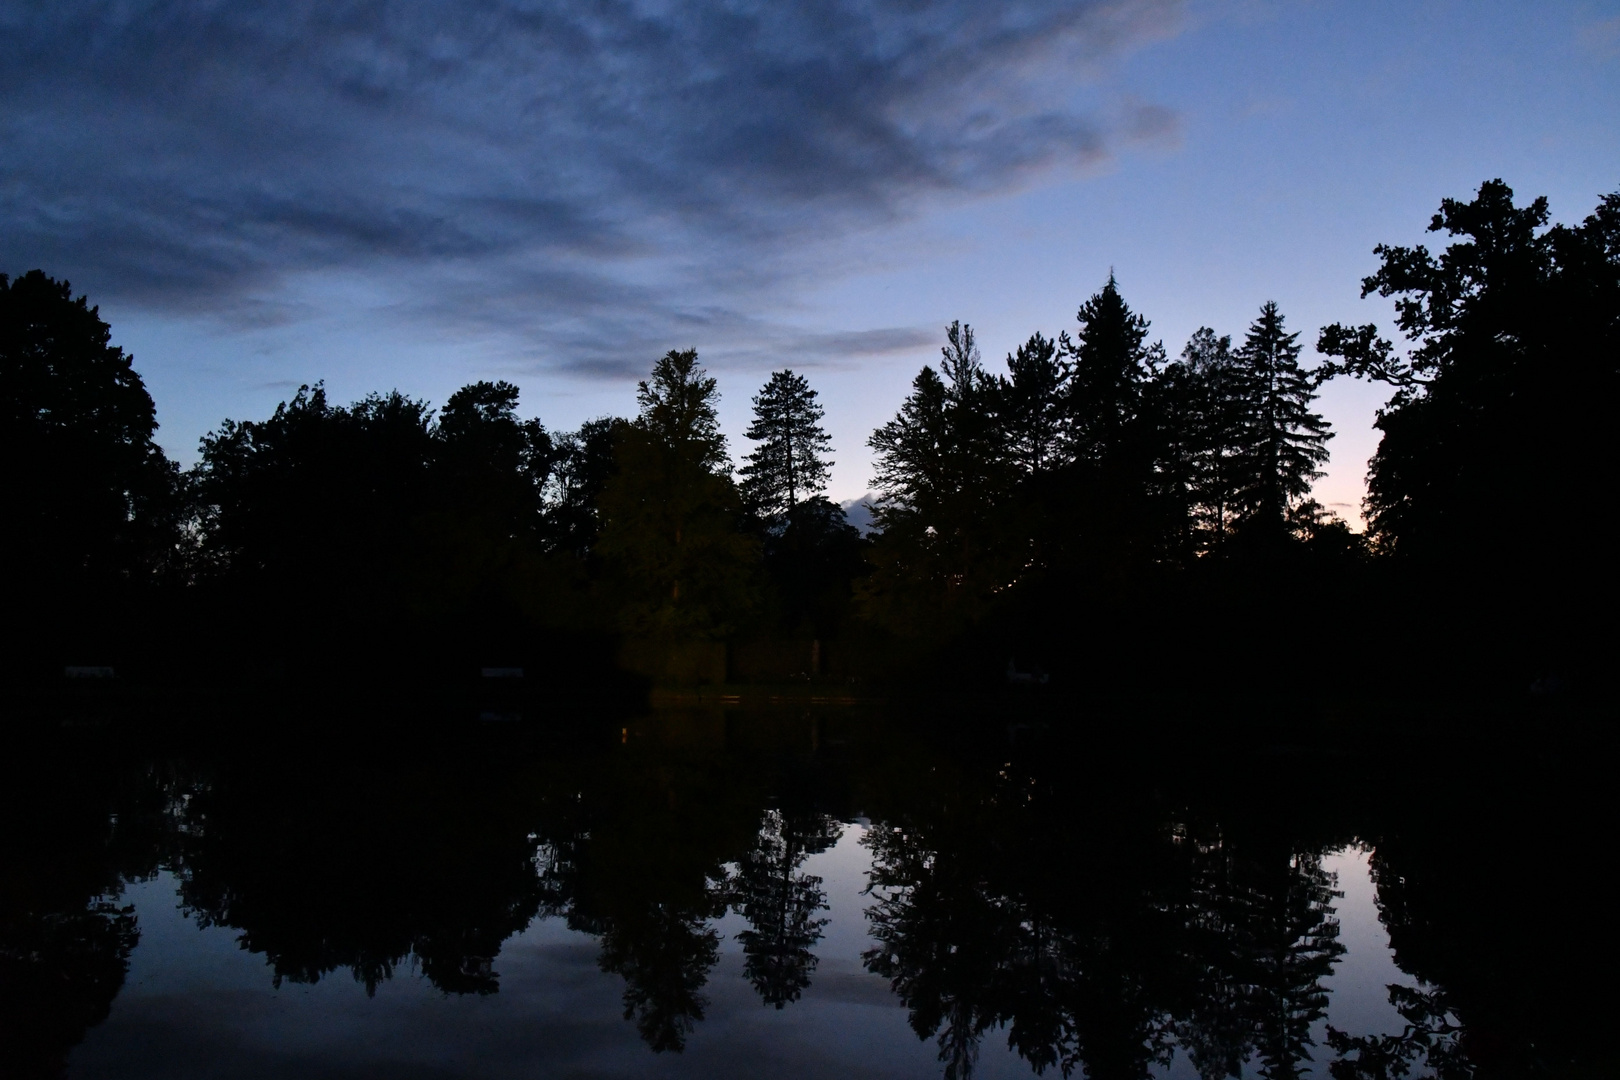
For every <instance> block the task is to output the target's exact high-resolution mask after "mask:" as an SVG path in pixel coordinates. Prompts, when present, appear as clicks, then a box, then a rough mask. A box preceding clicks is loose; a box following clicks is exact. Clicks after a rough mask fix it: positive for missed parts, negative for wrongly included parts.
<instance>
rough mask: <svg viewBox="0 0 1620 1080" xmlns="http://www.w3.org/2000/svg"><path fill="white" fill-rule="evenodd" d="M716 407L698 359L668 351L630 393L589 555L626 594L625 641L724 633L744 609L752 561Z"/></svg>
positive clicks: (709, 379)
mask: <svg viewBox="0 0 1620 1080" xmlns="http://www.w3.org/2000/svg"><path fill="white" fill-rule="evenodd" d="M718 398H719V393H718V391H717V389H716V381H715V379H714V378H713V377H712V376H710V375H709V374H708V373H707V372H706V371H704V369H703V368H701V367H699V366H698V362H697V350H695V349H687V350H685V351H676V350H671V351H670V352H669V353H667V354H665V355H664V357H663V358H662V359H660V360H659V361H658V363H657V364H655V365H654V366H653V370H652V377H651V378H650V379H648V380H646V381H644V382H642V383H641V384H640V385H639V387H638V388H637V391H636V401H637V403H638V404H640V406H641V412H640V414H639V415H638V416H637V417H636V419H635V420H633V421H632V422H630V423H629V424H625V425H622V426H621V427H620V429H619V432H618V433H619V436H620V441H619V444H618V446H616V447H615V458H616V464H617V469H616V471H615V473H614V475H613V477H612V479H610V480H609V481H608V482H607V484H606V486H605V487H604V488H603V491H602V497H601V500H600V503H599V507H598V510H599V516H600V520H601V538H600V540H599V541H598V543H597V547H596V550H597V552H598V553H599V554H601V555H602V557H603V558H604V559H605V560H606V561H607V562H608V564H609V565H610V566H611V567H612V569H613V576H614V577H616V579H617V580H618V581H619V583H620V584H621V586H622V587H623V588H624V590H625V606H624V608H623V612H622V614H623V620H624V623H625V628H626V629H628V630H631V631H632V632H635V633H650V634H655V635H664V634H676V635H694V634H695V635H700V636H701V635H704V634H715V633H724V632H726V630H727V629H728V628H729V626H730V624H731V623H730V621H731V620H732V619H734V618H736V617H737V616H738V615H739V614H741V613H742V612H744V611H745V610H746V609H747V608H748V607H749V605H750V603H751V600H750V594H749V589H750V574H751V573H752V569H753V567H754V565H755V564H756V563H757V561H758V557H759V552H758V549H757V547H756V546H755V545H753V544H752V543H751V542H750V541H749V540H748V538H747V537H746V536H744V535H743V534H742V532H741V531H740V528H739V519H740V517H741V512H742V506H741V498H740V496H739V494H738V491H737V487H736V484H734V483H733V482H732V479H731V475H730V474H731V462H730V459H729V458H728V457H727V455H726V439H725V436H724V435H722V434H721V433H720V420H719V417H718V415H717V413H716V412H715V402H716V401H717V400H718Z"/></svg>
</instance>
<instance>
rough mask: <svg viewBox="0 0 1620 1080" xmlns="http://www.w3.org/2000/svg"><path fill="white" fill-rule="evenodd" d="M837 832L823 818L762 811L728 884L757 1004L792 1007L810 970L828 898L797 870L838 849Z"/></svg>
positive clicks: (810, 877)
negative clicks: (743, 922) (743, 923)
mask: <svg viewBox="0 0 1620 1080" xmlns="http://www.w3.org/2000/svg"><path fill="white" fill-rule="evenodd" d="M841 832H842V829H841V827H840V825H839V824H838V822H837V820H836V819H834V818H831V817H829V816H827V815H826V814H816V813H808V814H806V813H790V812H784V811H782V810H767V811H766V812H765V816H764V820H763V821H762V823H761V825H760V830H759V837H758V839H757V840H756V842H755V844H754V846H753V848H751V849H750V850H749V852H748V853H747V854H746V855H744V856H743V857H742V860H741V861H740V862H739V863H738V866H737V872H736V874H734V875H733V877H732V883H731V898H730V899H731V905H732V907H734V908H735V909H736V910H737V911H738V912H739V913H741V915H742V916H743V918H745V919H747V920H748V923H749V929H747V930H744V931H743V932H742V933H740V934H738V935H737V939H738V940H739V941H741V942H742V946H743V956H744V960H743V974H745V975H746V976H747V977H748V981H749V982H751V983H753V985H754V989H755V990H757V991H758V992H759V996H760V998H761V1000H763V1001H764V1002H765V1004H767V1005H774V1006H776V1008H778V1009H780V1008H782V1007H783V1006H785V1005H786V1004H787V1003H788V1002H790V1001H797V1000H799V995H800V994H802V993H803V992H804V990H805V988H806V987H808V986H809V985H810V975H811V973H812V972H813V971H815V969H816V955H815V953H813V952H811V949H812V947H813V946H814V945H815V944H816V942H818V941H820V940H821V928H822V927H823V926H826V925H827V919H826V918H818V917H817V915H818V913H820V912H822V911H825V910H827V894H826V893H825V892H824V891H823V890H822V888H821V878H819V877H817V876H815V875H814V874H806V873H804V872H803V870H802V869H801V867H802V866H803V865H804V861H805V860H806V859H807V858H809V857H810V856H811V855H815V854H819V853H820V852H823V851H826V850H827V849H828V848H829V847H831V846H832V845H833V844H835V843H837V841H838V837H839V835H840V833H841Z"/></svg>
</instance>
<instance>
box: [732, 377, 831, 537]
mask: <svg viewBox="0 0 1620 1080" xmlns="http://www.w3.org/2000/svg"><path fill="white" fill-rule="evenodd" d="M822 415H823V413H822V408H821V405H820V404H819V403H818V402H817V401H816V392H815V391H814V390H812V389H811V388H810V383H809V381H808V380H806V379H805V377H804V376H803V375H795V374H794V373H793V372H792V371H788V370H783V371H778V372H774V373H772V375H771V378H770V381H769V382H767V383H766V384H765V386H764V388H763V389H761V390H760V392H759V393H758V394H755V395H754V422H753V423H752V424H750V425H749V426H748V430H747V431H746V432H745V433H744V434H746V435H747V436H748V437H749V438H750V439H752V440H754V441H755V442H756V443H758V444H759V445H758V446H756V447H755V448H754V450H753V452H752V453H750V454H748V455H747V457H746V458H744V460H745V461H746V462H747V464H746V465H744V466H743V467H742V468H741V469H740V470H739V471H740V472H741V473H742V476H743V482H742V490H743V496H744V498H746V499H747V501H748V503H749V505H750V506H751V507H753V508H754V510H755V512H756V513H758V514H760V515H761V516H763V517H765V518H767V519H778V520H779V519H781V518H783V517H785V516H786V515H787V514H788V513H789V512H790V511H791V510H792V509H793V508H794V507H795V506H797V505H798V504H799V503H800V502H801V501H802V500H804V499H806V498H808V497H810V496H812V495H815V494H818V493H819V492H821V491H822V490H823V489H824V488H826V486H827V470H828V468H829V466H831V465H832V462H830V461H828V460H826V458H825V455H826V454H827V452H828V451H830V450H831V449H832V440H831V439H830V438H828V437H827V432H826V431H825V430H824V429H823V428H822V427H821V417H822Z"/></svg>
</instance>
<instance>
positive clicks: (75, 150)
mask: <svg viewBox="0 0 1620 1080" xmlns="http://www.w3.org/2000/svg"><path fill="white" fill-rule="evenodd" d="M1178 16H1179V5H1178V4H1177V3H1176V2H1175V0H1114V2H1101V0H1091V2H1087V0H1078V2H1077V0H1021V2H1019V0H1015V2H1009V3H1001V4H985V3H981V2H975V0H955V2H943V3H935V4H917V3H913V2H910V0H810V2H806V3H796V4H780V3H769V2H764V0H760V2H749V0H736V2H719V3H696V4H670V3H661V2H655V0H644V2H634V0H602V2H597V3H590V4H563V3H553V2H547V0H535V2H520V0H447V2H429V0H414V2H386V0H374V2H363V3H362V2H353V3H344V2H332V0H280V2H275V3H270V2H261V3H254V2H249V0H238V2H232V3H228V4H226V3H205V4H198V3H190V2H179V0H146V2H129V0H120V2H112V0H99V2H98V0H62V2H57V3H50V4H16V5H7V6H6V7H5V8H4V9H0V260H3V261H4V263H5V264H6V265H7V266H8V267H10V268H13V269H22V268H26V267H31V266H34V265H39V266H43V267H45V268H46V269H47V270H49V271H51V272H54V273H58V274H69V275H71V276H74V277H75V278H76V283H77V284H79V285H80V286H81V287H89V288H92V289H94V290H95V291H96V292H97V293H99V294H102V295H115V296H118V297H120V298H123V299H126V300H129V301H131V302H134V303H138V304H141V305H146V306H149V307H153V308H161V309H165V310H171V311H179V312H190V313H196V312H211V313H213V314H215V315H216V316H217V317H219V318H222V319H224V320H226V321H227V322H229V323H231V324H233V325H239V326H243V327H253V326H262V325H272V324H275V323H277V322H278V321H285V320H288V319H296V318H297V317H298V311H299V309H298V307H297V305H296V304H294V303H291V302H289V301H287V300H286V299H285V298H284V297H283V296H281V295H280V294H281V293H282V292H283V291H284V290H285V288H286V285H287V282H288V281H289V280H291V279H293V278H295V277H297V276H298V275H300V274H311V273H329V272H333V271H336V272H340V273H352V274H359V275H363V276H371V277H374V278H376V279H378V280H381V281H384V282H386V283H387V284H388V287H389V289H391V290H392V292H393V294H394V295H395V296H396V298H397V303H398V304H399V306H400V308H401V311H402V312H403V313H404V314H406V315H407V316H408V317H411V318H419V319H425V320H428V321H429V322H434V323H438V324H440V325H442V326H445V327H458V328H463V329H469V328H470V329H473V330H478V329H483V330H486V331H489V332H493V333H503V334H513V335H517V334H522V335H529V336H531V337H533V340H535V342H536V343H537V344H536V346H535V348H536V350H537V352H538V351H539V350H541V349H542V348H543V350H544V351H545V353H546V355H547V356H548V357H550V358H551V359H550V361H548V362H551V363H553V364H554V366H558V367H561V368H564V369H567V370H577V371H590V370H595V371H598V372H600V373H601V374H604V375H610V376H612V375H616V374H617V372H618V367H619V360H618V357H620V356H622V355H625V354H626V352H627V349H628V348H629V347H631V346H634V347H637V348H639V347H640V344H641V343H640V341H639V340H638V339H639V338H641V337H642V336H645V337H646V338H648V339H649V341H650V340H652V339H657V341H659V342H664V343H667V342H669V341H670V340H672V335H673V337H674V338H676V339H678V338H680V331H681V329H682V328H683V327H687V328H689V329H690V330H691V331H692V332H693V333H696V332H697V331H698V330H700V329H701V330H706V331H711V332H715V333H717V334H718V333H719V332H720V331H721V330H724V333H725V335H730V337H729V339H728V340H735V341H739V342H741V341H747V340H750V339H755V338H758V339H770V340H771V341H772V342H773V343H774V344H775V345H776V346H779V347H781V348H783V349H785V350H787V351H788V352H789V353H791V352H793V351H794V350H795V349H797V350H799V352H800V353H801V354H802V355H804V356H805V357H806V358H807V359H814V358H820V357H826V356H832V355H838V354H848V355H854V354H859V353H861V351H862V350H863V349H864V350H876V351H878V352H881V351H883V349H885V348H889V347H891V346H886V345H881V343H882V342H885V341H890V342H892V341H900V340H906V341H909V340H910V339H909V338H907V337H906V336H905V335H907V334H910V333H912V331H909V330H878V331H868V332H867V333H868V334H869V335H872V336H870V337H867V338H862V337H858V336H857V337H848V336H846V337H844V338H839V337H837V336H836V335H834V336H832V337H828V338H826V339H824V340H823V339H818V338H816V337H815V336H814V335H798V336H797V337H795V334H794V333H793V332H792V331H789V330H786V329H783V328H781V327H774V328H762V327H760V326H758V325H756V324H754V323H753V322H752V321H751V320H750V319H749V318H745V317H743V316H741V315H740V314H738V312H741V311H744V310H750V309H751V308H752V304H751V301H752V300H754V299H755V298H757V297H758V296H759V295H761V293H762V290H768V289H770V288H780V287H781V286H782V284H783V283H784V282H787V281H791V280H795V279H798V278H802V277H804V276H805V275H813V274H814V273H815V272H816V262H815V259H814V257H813V251H814V249H815V248H816V245H818V244H820V243H823V242H824V241H825V240H826V239H827V238H829V237H834V238H836V237H838V236H840V235H845V234H847V233H848V232H849V231H850V230H854V229H859V228H862V227H865V226H869V225H872V224H875V223H882V222H885V221H890V220H893V219H895V218H897V217H901V216H904V215H907V214H909V213H912V212H913V211H914V210H915V209H916V208H917V207H918V206H919V205H921V204H922V203H924V202H926V201H927V200H930V199H935V198H940V197H943V198H951V197H967V196H972V195H976V194H983V193H990V192H996V191H1000V190H1004V189H1006V188H1008V187H1010V186H1013V185H1017V184H1021V183H1024V182H1027V180H1028V178H1029V177H1031V176H1033V175H1038V174H1040V173H1042V172H1044V171H1048V170H1054V169H1066V168H1076V167H1084V166H1086V165H1088V164H1092V163H1095V162H1096V161H1098V160H1100V159H1102V158H1104V157H1105V156H1107V155H1108V154H1109V153H1110V152H1111V149H1112V147H1113V146H1114V145H1116V144H1117V143H1120V142H1126V141H1136V140H1142V139H1148V140H1156V141H1163V140H1173V139H1174V138H1175V134H1176V124H1177V121H1176V117H1175V116H1174V115H1173V114H1171V113H1170V112H1168V111H1167V110H1165V109H1163V108H1162V107H1160V106H1156V105H1153V104H1152V103H1145V102H1132V103H1131V104H1130V107H1129V108H1128V109H1127V110H1126V111H1125V114H1124V115H1123V117H1121V116H1118V115H1113V114H1108V113H1105V112H1103V111H1100V110H1098V109H1097V108H1095V107H1093V106H1092V105H1090V104H1088V102H1087V99H1086V94H1085V93H1084V89H1085V81H1086V78H1087V77H1088V74H1089V73H1090V72H1092V71H1093V70H1094V69H1095V68H1096V66H1097V65H1098V64H1099V63H1100V62H1102V61H1104V60H1105V59H1106V58H1107V57H1109V56H1111V55H1113V54H1115V53H1117V52H1118V51H1119V50H1121V49H1123V48H1126V47H1128V46H1130V45H1132V44H1133V43H1137V42H1140V41H1143V40H1146V39H1149V38H1152V37H1154V36H1157V35H1162V34H1164V33H1166V32H1168V31H1169V30H1170V29H1171V28H1173V27H1174V25H1175V24H1176V20H1177V18H1178ZM786 251H791V252H793V253H794V255H793V256H792V257H791V258H790V257H785V256H783V254H782V253H783V252H786ZM534 335H538V336H537V337H534ZM895 335H899V336H898V337H896V336H895ZM722 336H724V335H722ZM609 340H612V341H617V342H619V343H620V344H618V345H614V346H613V347H605V346H604V345H603V342H604V341H609ZM893 347H896V348H898V347H900V346H893ZM644 355H645V354H644V353H643V354H642V356H643V357H644Z"/></svg>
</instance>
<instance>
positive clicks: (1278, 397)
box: [1235, 300, 1333, 531]
mask: <svg viewBox="0 0 1620 1080" xmlns="http://www.w3.org/2000/svg"><path fill="white" fill-rule="evenodd" d="M1299 353H1300V346H1299V335H1298V334H1297V333H1294V334H1290V333H1287V332H1285V331H1284V329H1283V316H1282V312H1280V311H1279V310H1278V309H1277V305H1276V303H1275V302H1274V301H1270V300H1268V301H1266V302H1265V303H1264V304H1262V305H1261V307H1260V317H1259V318H1257V319H1255V321H1254V322H1253V323H1251V324H1250V326H1249V333H1248V335H1247V337H1245V339H1244V341H1243V346H1242V348H1240V349H1239V350H1238V351H1237V353H1236V354H1235V359H1236V361H1237V371H1238V373H1239V378H1240V379H1241V380H1242V397H1243V410H1244V417H1243V427H1244V429H1245V430H1244V436H1243V440H1244V443H1245V444H1246V445H1245V447H1244V458H1245V461H1244V465H1243V473H1244V476H1243V486H1242V489H1241V491H1240V492H1239V494H1238V499H1239V502H1240V504H1241V505H1242V508H1243V518H1244V522H1245V523H1246V524H1252V525H1256V526H1260V527H1263V528H1266V529H1275V530H1279V531H1280V530H1281V529H1283V528H1284V527H1285V526H1286V523H1287V520H1288V514H1289V511H1291V510H1292V509H1294V507H1295V506H1296V505H1297V504H1298V503H1299V501H1300V500H1302V499H1304V497H1305V496H1307V495H1308V494H1310V490H1311V483H1312V481H1314V480H1316V479H1317V478H1319V477H1320V476H1321V475H1322V471H1321V466H1322V464H1323V463H1324V462H1326V461H1327V458H1328V452H1327V441H1328V439H1330V438H1332V437H1333V436H1332V432H1331V431H1330V430H1329V428H1328V423H1327V421H1326V420H1324V419H1323V418H1322V416H1321V414H1320V413H1315V412H1312V411H1311V403H1312V402H1313V401H1315V400H1316V391H1317V388H1318V387H1320V386H1321V385H1322V381H1323V379H1324V378H1325V377H1326V375H1327V373H1328V372H1327V369H1317V370H1315V371H1307V370H1305V369H1304V368H1302V367H1300V365H1299Z"/></svg>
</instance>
